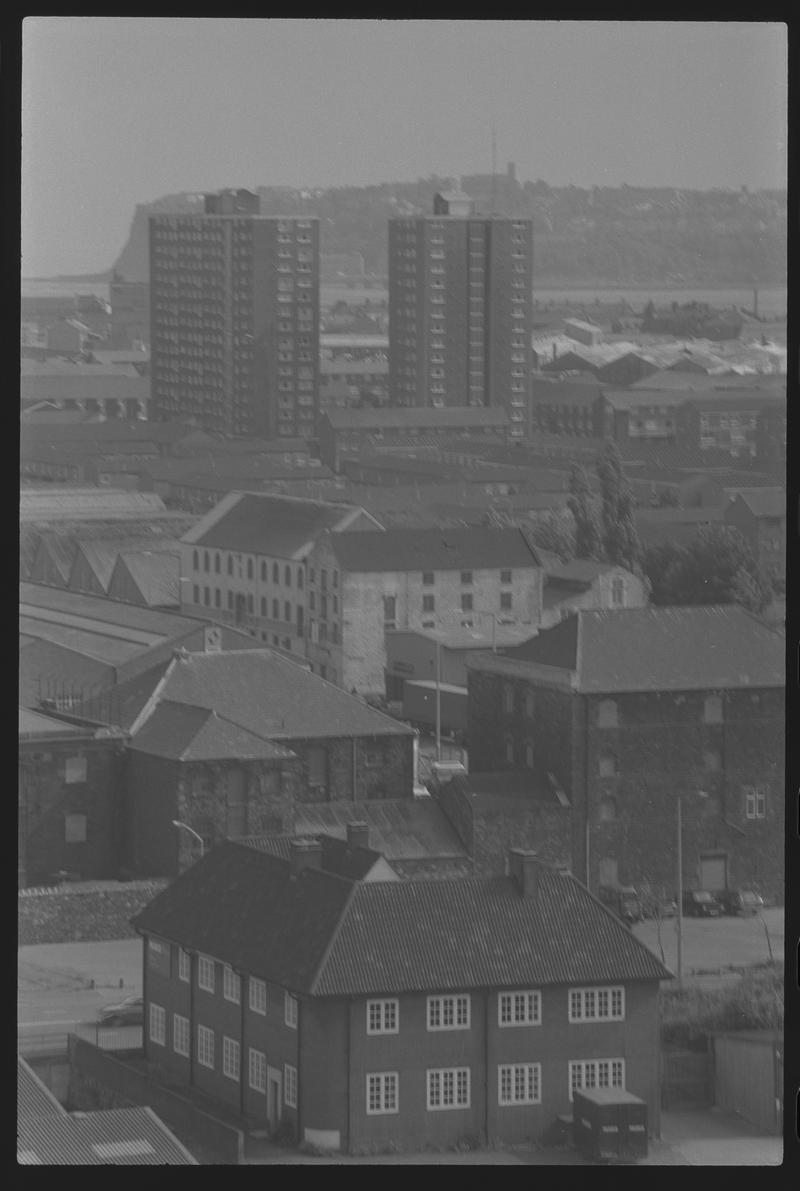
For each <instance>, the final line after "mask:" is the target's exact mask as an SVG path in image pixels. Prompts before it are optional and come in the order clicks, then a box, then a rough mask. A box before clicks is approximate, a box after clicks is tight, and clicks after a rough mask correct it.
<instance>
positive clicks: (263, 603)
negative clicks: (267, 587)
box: [261, 596, 267, 616]
mask: <svg viewBox="0 0 800 1191" xmlns="http://www.w3.org/2000/svg"><path fill="white" fill-rule="evenodd" d="M261 615H262V616H266V615H267V597H266V596H262V597H261Z"/></svg>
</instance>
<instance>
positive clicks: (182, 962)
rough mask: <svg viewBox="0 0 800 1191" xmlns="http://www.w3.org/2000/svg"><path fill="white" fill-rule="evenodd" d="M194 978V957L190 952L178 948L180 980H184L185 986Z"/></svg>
mask: <svg viewBox="0 0 800 1191" xmlns="http://www.w3.org/2000/svg"><path fill="white" fill-rule="evenodd" d="M191 978H192V957H191V955H190V954H189V952H188V951H184V949H183V948H182V947H179V948H178V979H179V980H182V981H183V982H184V984H188V982H189V981H190V980H191Z"/></svg>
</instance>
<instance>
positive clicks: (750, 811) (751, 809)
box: [744, 786, 767, 821]
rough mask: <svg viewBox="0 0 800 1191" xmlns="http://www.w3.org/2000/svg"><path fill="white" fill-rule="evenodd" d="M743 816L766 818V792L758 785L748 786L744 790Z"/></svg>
mask: <svg viewBox="0 0 800 1191" xmlns="http://www.w3.org/2000/svg"><path fill="white" fill-rule="evenodd" d="M744 817H745V818H746V819H750V820H753V821H755V820H758V819H766V817H767V792H766V790H765V789H763V788H762V787H760V786H748V787H747V788H746V789H745V792H744Z"/></svg>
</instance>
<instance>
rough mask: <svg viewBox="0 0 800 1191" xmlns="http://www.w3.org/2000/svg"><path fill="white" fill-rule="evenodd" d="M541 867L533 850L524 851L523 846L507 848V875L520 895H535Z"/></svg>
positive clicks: (533, 896)
mask: <svg viewBox="0 0 800 1191" xmlns="http://www.w3.org/2000/svg"><path fill="white" fill-rule="evenodd" d="M543 867H544V866H543V865H542V863H541V861H540V860H539V858H538V857H537V855H536V853H535V852H526V851H525V849H524V848H509V851H508V875H509V877H510V878H511V880H512V881H513V883H514V885H515V887H516V889H517V892H518V893H519V895H520V897H530V898H535V897H536V896H537V894H538V892H539V876H540V873H541V870H542V868H543Z"/></svg>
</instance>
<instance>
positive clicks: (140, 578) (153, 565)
mask: <svg viewBox="0 0 800 1191" xmlns="http://www.w3.org/2000/svg"><path fill="white" fill-rule="evenodd" d="M117 568H119V569H120V570H122V568H124V569H125V570H126V571H127V573H128V575H129V577H130V579H131V582H132V583H133V584H134V585H135V587H136V588H137V590H138V592H139V595H140V597H141V602H142V603H143V604H144V605H145V606H146V607H148V608H158V607H165V606H166V607H178V606H179V604H180V577H181V559H180V554H178V553H177V544H176V553H174V554H173V553H167V552H161V551H155V550H135V551H129V550H125V551H124V552H120V554H119V555H118V556H117V561H116V563H115V565H114V572H116V570H117ZM114 572H112V576H111V579H109V587H110V586H111V584H112V583H113V581H114Z"/></svg>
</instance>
